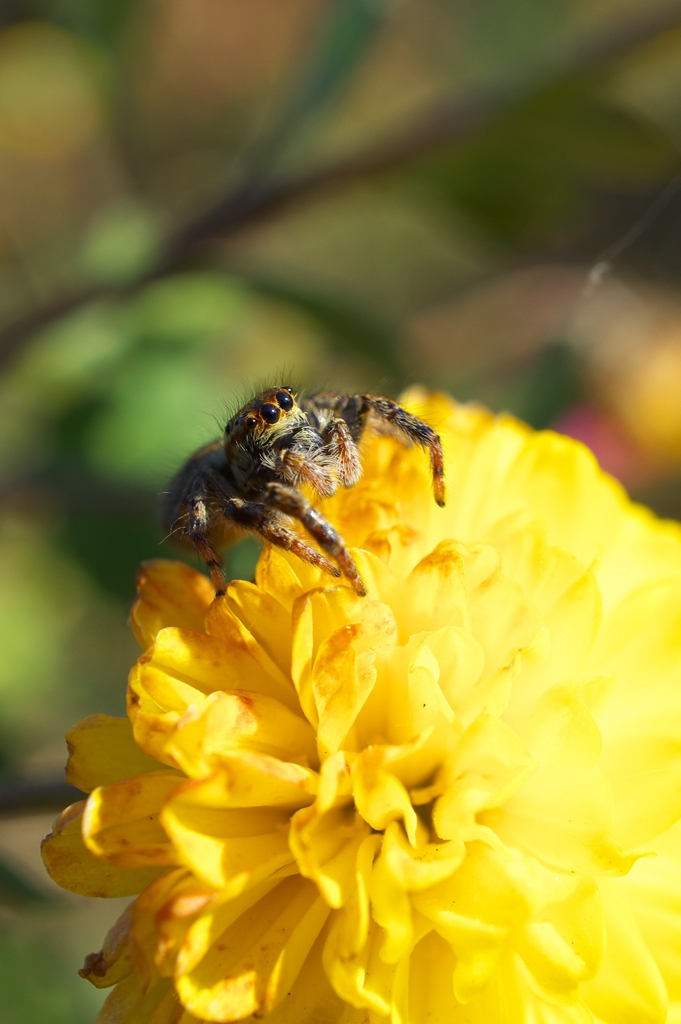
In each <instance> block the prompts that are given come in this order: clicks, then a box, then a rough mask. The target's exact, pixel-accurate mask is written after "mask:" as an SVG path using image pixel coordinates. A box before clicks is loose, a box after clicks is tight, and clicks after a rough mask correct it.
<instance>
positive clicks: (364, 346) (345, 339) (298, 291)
mask: <svg viewBox="0 0 681 1024" xmlns="http://www.w3.org/2000/svg"><path fill="white" fill-rule="evenodd" d="M243 280H244V283H245V284H246V285H248V287H250V288H251V289H252V290H253V291H254V292H258V293H260V294H261V295H264V296H267V297H268V298H273V299H278V300H280V301H282V302H285V303H287V304H288V305H291V306H293V307H294V308H296V309H299V310H301V312H303V313H305V314H307V315H308V316H310V317H311V318H312V319H313V320H315V321H316V322H317V323H318V324H319V325H320V326H321V327H322V328H323V329H324V332H325V335H324V336H325V340H326V343H327V344H328V346H329V348H331V349H332V350H334V351H338V350H340V351H349V352H352V353H354V354H356V355H359V356H363V357H364V358H368V359H371V360H372V361H373V362H375V363H376V364H377V366H379V367H380V368H381V370H382V371H383V372H384V373H385V374H388V375H392V376H394V377H396V378H398V379H399V378H400V377H401V376H402V374H403V373H404V368H403V366H402V361H401V358H400V351H399V345H398V337H397V331H396V329H395V328H392V327H391V326H390V325H388V324H387V323H385V322H382V321H381V320H380V319H379V318H378V317H377V316H372V315H371V314H369V313H367V312H366V311H364V310H360V309H357V308H355V307H354V306H352V305H351V304H350V303H349V302H347V301H343V299H342V298H340V297H338V296H333V295H326V294H322V293H321V292H319V291H315V290H314V289H313V288H312V287H309V288H305V287H302V286H300V285H295V284H292V283H286V282H283V281H277V280H275V279H274V278H269V279H268V278H265V277H258V276H255V275H253V276H247V277H244V278H243Z"/></svg>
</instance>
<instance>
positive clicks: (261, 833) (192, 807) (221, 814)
mask: <svg viewBox="0 0 681 1024" xmlns="http://www.w3.org/2000/svg"><path fill="white" fill-rule="evenodd" d="M229 799H230V796H229V789H228V787H226V786H225V785H224V783H223V784H220V778H219V777H218V778H217V779H213V778H210V779H206V780H205V781H202V782H191V783H187V784H185V786H183V787H182V788H181V789H180V790H179V791H178V793H177V794H176V795H175V797H174V798H173V799H171V800H170V801H169V802H168V804H167V805H166V807H165V809H164V811H163V815H162V821H163V826H164V828H165V830H166V832H167V833H168V835H169V836H170V837H171V839H172V842H173V846H174V849H175V850H176V853H177V856H178V858H179V859H180V861H181V862H182V863H184V864H186V865H187V866H188V867H190V868H191V869H192V870H193V872H194V873H195V874H196V875H197V877H198V878H200V879H202V880H203V881H204V882H206V883H207V884H208V885H214V886H215V887H216V888H224V889H225V890H227V892H228V893H230V894H231V895H237V894H238V893H240V892H242V891H243V890H244V889H245V888H248V887H249V886H252V885H255V884H256V883H258V882H260V881H261V880H262V879H263V878H266V877H267V876H268V875H270V874H273V873H274V872H275V871H277V870H279V869H280V868H282V867H284V866H285V865H287V864H289V863H290V862H291V861H292V859H293V855H292V853H291V851H290V850H289V845H288V837H287V830H288V828H287V827H288V819H289V815H290V811H288V810H287V809H283V810H281V809H279V808H270V807H263V808H260V807H256V808H244V809H236V810H235V809H232V808H230V806H229Z"/></svg>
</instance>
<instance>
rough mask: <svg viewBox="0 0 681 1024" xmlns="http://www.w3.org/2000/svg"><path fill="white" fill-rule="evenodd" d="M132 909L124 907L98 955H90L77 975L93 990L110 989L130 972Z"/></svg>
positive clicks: (107, 934)
mask: <svg viewBox="0 0 681 1024" xmlns="http://www.w3.org/2000/svg"><path fill="white" fill-rule="evenodd" d="M131 920H132V907H126V908H125V910H124V911H123V913H122V914H121V916H120V917H119V918H118V920H117V921H116V923H115V924H114V925H113V927H111V928H110V929H109V931H108V932H107V933H106V937H105V939H104V944H103V946H102V948H101V949H100V951H99V952H98V953H90V954H89V955H88V956H86V957H85V963H84V964H83V966H82V968H81V970H80V971H78V973H79V974H80V976H81V978H85V979H86V980H87V981H90V982H92V984H93V985H94V986H95V988H110V987H111V986H112V985H116V984H117V983H118V982H119V981H122V979H123V978H127V976H128V975H129V974H130V973H131V971H132V966H131V963H130V926H131Z"/></svg>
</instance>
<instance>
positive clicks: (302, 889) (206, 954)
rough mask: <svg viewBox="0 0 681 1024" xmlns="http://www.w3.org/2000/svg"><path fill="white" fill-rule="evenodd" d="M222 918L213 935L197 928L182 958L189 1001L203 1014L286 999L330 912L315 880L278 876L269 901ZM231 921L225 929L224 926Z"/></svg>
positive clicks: (234, 1013)
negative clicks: (230, 918) (276, 884)
mask: <svg viewBox="0 0 681 1024" xmlns="http://www.w3.org/2000/svg"><path fill="white" fill-rule="evenodd" d="M235 909H241V907H238V906H237V907H233V908H231V911H230V913H229V916H228V917H226V918H225V919H223V920H219V919H218V918H216V920H215V921H214V922H212V927H211V928H210V938H211V939H213V941H210V944H209V941H207V939H206V931H205V929H206V924H207V923H208V922H207V921H202V922H201V930H200V932H199V931H198V930H197V931H196V933H195V932H194V930H190V932H189V934H188V936H187V940H186V943H185V947H184V950H183V953H182V956H181V957H180V958H179V959H178V973H177V978H176V984H177V989H178V993H179V996H180V999H181V1000H182V1002H183V1004H184V1005H185V1006H186V1007H187V1008H188V1009H189V1010H191V1012H192V1013H194V1014H196V1015H197V1016H198V1017H200V1018H201V1019H202V1020H209V1021H236V1020H241V1019H242V1018H244V1017H247V1016H249V1015H250V1014H254V1013H256V1012H257V1013H259V1014H261V1015H263V1014H266V1013H268V1012H270V1011H271V1010H272V1009H274V1008H275V1007H276V1006H277V1005H278V1004H279V1003H280V1002H282V1001H283V1000H284V999H285V998H286V995H287V993H288V992H290V990H291V986H292V984H293V983H294V982H295V980H296V978H297V976H298V974H299V973H300V971H301V968H302V967H303V964H304V963H305V960H306V958H307V955H308V953H309V952H310V949H311V948H312V946H313V945H314V943H315V942H316V940H317V938H318V936H319V933H320V931H321V929H322V927H323V925H324V923H325V921H326V918H327V917H328V914H329V908H328V907H327V906H326V904H325V903H324V901H323V900H322V899H321V897H320V896H319V895H318V894H317V890H316V888H315V886H313V885H312V884H311V883H310V882H307V881H304V880H301V879H298V878H291V879H286V880H284V881H282V882H280V883H279V885H278V886H277V887H276V888H275V889H273V890H272V891H271V892H270V893H268V895H267V899H266V901H264V902H262V903H261V902H257V903H255V904H254V905H253V906H251V907H244V908H243V910H242V913H241V914H239V916H238V917H237V918H236V920H234V922H233V923H229V924H228V923H227V921H228V920H229V917H231V916H232V913H233V911H234V910H235ZM223 925H224V929H223V930H220V929H221V927H222V926H223Z"/></svg>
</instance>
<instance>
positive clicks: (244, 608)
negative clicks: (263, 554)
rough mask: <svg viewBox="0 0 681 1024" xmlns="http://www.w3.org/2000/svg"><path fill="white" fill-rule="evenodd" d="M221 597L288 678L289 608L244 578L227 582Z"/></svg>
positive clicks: (289, 656) (289, 653)
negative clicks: (223, 594) (225, 589)
mask: <svg viewBox="0 0 681 1024" xmlns="http://www.w3.org/2000/svg"><path fill="white" fill-rule="evenodd" d="M223 600H224V603H225V605H226V606H227V607H228V608H229V609H230V611H231V612H232V613H233V615H234V616H235V617H236V618H237V619H238V620H239V621H240V622H241V623H242V624H243V625H244V627H245V628H246V629H247V630H248V632H249V633H250V635H251V636H252V637H253V640H254V641H255V643H256V644H258V646H259V647H260V648H262V650H264V651H266V652H267V653H268V654H269V656H270V657H271V659H272V661H273V662H274V663H275V664H276V666H277V667H278V668H279V670H280V671H281V674H282V676H284V677H285V678H287V677H288V675H289V673H290V671H291V613H290V611H289V610H288V609H287V608H284V606H283V605H281V604H280V603H279V601H277V600H275V598H274V597H273V596H272V595H271V594H268V593H267V592H266V591H264V590H262V589H261V588H260V587H257V586H255V585H254V584H253V583H248V582H246V581H245V580H234V581H233V582H232V583H230V584H229V585H228V587H227V591H226V593H225V596H224V598H223Z"/></svg>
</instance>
